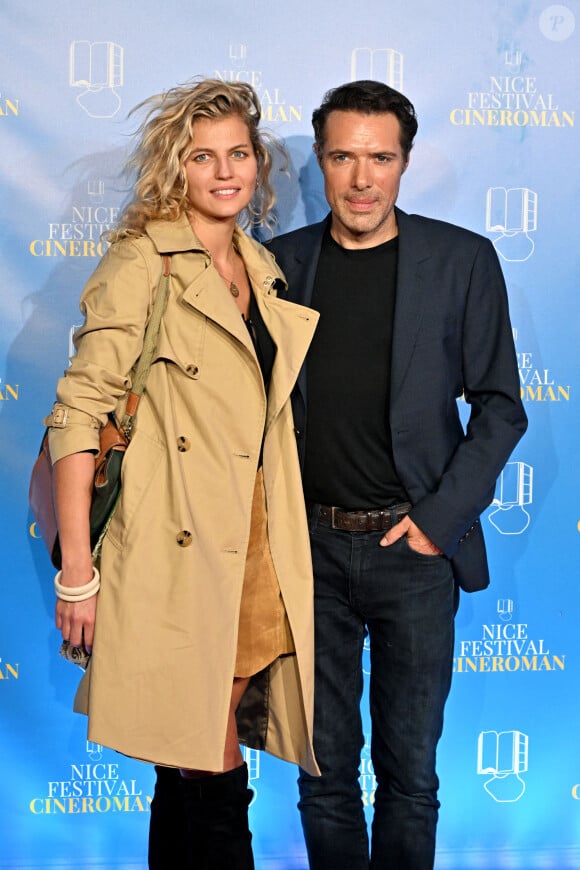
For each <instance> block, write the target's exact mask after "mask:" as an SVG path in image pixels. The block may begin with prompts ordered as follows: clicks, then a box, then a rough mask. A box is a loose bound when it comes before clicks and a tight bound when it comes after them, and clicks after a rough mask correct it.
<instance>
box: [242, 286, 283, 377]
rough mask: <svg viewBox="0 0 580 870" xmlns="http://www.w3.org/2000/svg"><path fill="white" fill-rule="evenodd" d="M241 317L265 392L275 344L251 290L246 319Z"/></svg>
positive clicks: (270, 371)
mask: <svg viewBox="0 0 580 870" xmlns="http://www.w3.org/2000/svg"><path fill="white" fill-rule="evenodd" d="M242 319H243V321H244V323H245V324H246V326H247V327H248V332H249V333H250V338H251V339H252V342H253V345H254V348H255V350H256V356H257V357H258V362H259V364H260V368H261V370H262V377H263V378H264V387H265V388H266V393H267V392H268V385H269V383H270V376H271V374H272V367H273V365H274V358H275V356H276V345H275V344H274V341H273V340H272V337H271V335H270V333H269V332H268V330H267V328H266V324H265V323H264V320H263V319H262V315H261V314H260V309H259V308H258V303H257V302H256V298H255V296H254V291H253V290H252V292H251V293H250V313H249V317H248V319H247V320H246V318H245V317H244V316H243V315H242Z"/></svg>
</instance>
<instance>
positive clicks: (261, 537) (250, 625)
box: [235, 468, 295, 677]
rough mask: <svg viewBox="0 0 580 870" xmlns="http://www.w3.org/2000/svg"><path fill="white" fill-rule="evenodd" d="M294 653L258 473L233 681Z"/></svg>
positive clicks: (261, 481)
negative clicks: (271, 548)
mask: <svg viewBox="0 0 580 870" xmlns="http://www.w3.org/2000/svg"><path fill="white" fill-rule="evenodd" d="M293 652H295V648H294V641H293V639H292V632H291V631H290V623H289V622H288V616H287V614H286V608H285V607H284V601H283V600H282V594H281V592H280V586H279V584H278V578H277V576H276V569H275V568H274V563H273V561H272V554H271V553H270V544H269V542H268V516H267V513H266V493H265V490H264V478H263V474H262V469H261V468H260V469H259V470H258V473H257V475H256V483H255V486H254V497H253V501H252V518H251V525H250V541H249V543H248V553H247V556H246V570H245V574H244V585H243V589H242V600H241V604H240V622H239V631H238V649H237V657H236V668H235V676H236V677H251V676H252V675H253V674H257V673H258V671H261V670H263V669H264V668H265V667H267V665H269V664H271V663H272V662H273V661H274V660H275V659H277V658H278V657H279V656H282V655H290V654H291V653H293Z"/></svg>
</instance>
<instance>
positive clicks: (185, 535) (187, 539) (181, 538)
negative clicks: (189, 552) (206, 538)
mask: <svg viewBox="0 0 580 870" xmlns="http://www.w3.org/2000/svg"><path fill="white" fill-rule="evenodd" d="M176 540H177V543H178V544H179V546H180V547H189V545H190V544H191V541H192V537H191V532H188V531H187V529H184V530H183V532H179V534H178V535H177V538H176Z"/></svg>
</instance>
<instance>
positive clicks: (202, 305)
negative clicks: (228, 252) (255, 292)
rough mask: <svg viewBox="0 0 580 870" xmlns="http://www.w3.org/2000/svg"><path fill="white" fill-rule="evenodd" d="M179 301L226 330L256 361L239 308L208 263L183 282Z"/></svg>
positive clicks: (216, 272)
mask: <svg viewBox="0 0 580 870" xmlns="http://www.w3.org/2000/svg"><path fill="white" fill-rule="evenodd" d="M183 301H184V302H186V303H187V304H189V305H191V306H192V307H193V308H195V309H196V310H197V311H199V312H200V313H201V314H203V315H204V316H205V317H208V318H209V319H210V320H213V321H214V322H215V323H218V324H219V325H220V326H221V327H222V328H223V329H226V330H227V331H228V332H229V333H230V335H232V336H233V337H234V338H236V339H237V340H238V341H239V342H240V343H241V344H243V345H244V347H245V348H246V349H247V350H248V351H249V353H251V355H252V356H253V357H254V358H255V359H256V362H257V358H256V352H255V350H254V346H253V344H252V340H251V338H250V335H249V333H248V329H247V327H246V325H245V324H244V320H243V317H242V315H241V314H240V310H239V308H238V307H237V305H236V304H235V302H234V300H233V298H232V297H231V296H230V294H229V293H228V290H227V288H226V286H225V284H224V282H223V280H222V279H221V277H220V275H219V273H218V271H217V270H216V269H215V268H214V266H212V265H211V263H208V265H207V268H206V269H205V270H204V271H203V272H202V273H201V274H200V275H198V276H197V277H196V278H195V279H194V280H193V281H192V282H191V283H190V284H188V285H187V287H186V289H185V292H184V294H183Z"/></svg>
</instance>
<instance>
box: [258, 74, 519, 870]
mask: <svg viewBox="0 0 580 870" xmlns="http://www.w3.org/2000/svg"><path fill="white" fill-rule="evenodd" d="M313 125H314V132H315V144H314V150H315V153H316V155H317V158H318V162H319V164H320V167H321V169H322V173H323V176H324V182H325V193H326V197H327V200H328V203H329V205H330V208H331V213H330V215H329V217H328V218H327V219H326V220H325V221H323V222H322V223H320V224H315V225H312V226H308V227H305V228H303V229H300V230H297V231H295V232H292V233H288V234H286V235H284V236H281V237H279V238H277V239H274V240H273V241H272V242H271V243H270V248H271V250H272V251H273V253H274V254H275V255H276V258H277V260H278V263H279V264H280V265H281V267H282V269H283V270H284V272H285V273H286V277H287V280H288V284H289V292H290V297H291V298H292V299H293V300H295V301H298V302H301V303H303V304H305V305H308V306H311V307H313V308H315V309H317V310H319V311H320V322H319V326H318V330H317V333H316V334H315V337H314V341H313V343H312V346H311V348H310V350H309V354H308V358H307V364H306V367H305V370H303V372H302V373H301V375H300V378H299V381H298V386H297V389H296V395H295V401H294V414H295V424H296V430H297V436H298V439H299V449H300V452H301V459H302V463H303V478H304V491H305V496H306V500H307V508H308V514H309V522H310V531H311V545H312V555H313V563H314V575H315V626H316V635H315V655H316V676H315V714H314V716H315V720H314V748H315V753H316V757H317V760H318V763H319V765H320V767H321V770H322V776H321V777H320V778H317V777H312V776H309V775H308V774H307V773H305V772H304V771H301V773H300V778H299V787H300V802H299V808H300V811H301V816H302V824H303V828H304V833H305V838H306V844H307V850H308V856H309V861H310V868H311V870H341V868H348V870H368V868H369V867H370V868H373V870H379V868H381V870H383V868H385V870H386V868H391V870H428V868H432V867H433V861H434V852H435V830H436V824H437V814H438V807H439V802H438V799H437V790H438V779H437V775H436V772H435V752H436V746H437V743H438V740H439V737H440V735H441V730H442V724H443V708H444V705H445V701H446V698H447V695H448V692H449V687H450V681H451V671H452V660H453V639H454V635H453V625H454V616H455V612H456V609H457V604H458V590H459V587H462V588H464V589H465V590H467V591H473V590H476V589H481V588H484V587H485V586H486V585H487V584H488V582H489V577H488V570H487V561H486V555H485V546H484V542H483V535H482V530H481V526H480V522H479V519H478V517H479V515H480V513H481V512H482V511H483V510H484V508H485V507H486V506H487V505H488V504H489V503H490V501H491V499H492V497H493V492H494V486H495V481H496V478H497V477H498V475H499V473H500V472H501V470H502V467H503V466H504V464H505V462H506V460H507V459H508V457H509V455H510V453H511V451H512V450H513V448H514V446H515V445H516V444H517V442H518V440H519V439H520V437H521V436H522V434H523V433H524V431H525V429H526V416H525V413H524V411H523V407H522V405H521V402H520V398H519V381H518V373H517V368H516V360H515V353H514V347H513V341H512V334H511V327H510V322H509V315H508V304H507V298H506V290H505V284H504V281H503V277H502V274H501V270H500V267H499V263H498V260H497V256H496V254H495V252H494V249H493V246H492V245H491V243H490V242H489V240H487V239H485V238H483V237H481V236H478V235H476V234H474V233H472V232H469V231H467V230H464V229H461V228H459V227H455V226H452V225H450V224H445V223H442V222H440V221H435V220H430V219H427V218H423V217H419V216H417V215H407V214H405V213H404V212H402V211H400V210H399V209H398V208H397V207H396V205H395V203H396V200H397V196H398V193H399V184H400V180H401V176H402V175H403V173H404V172H405V171H406V169H407V166H408V164H409V154H410V151H411V148H412V145H413V138H414V136H415V133H416V131H417V121H416V117H415V112H414V109H413V106H412V105H411V103H410V102H409V100H408V99H407V98H406V97H404V96H403V95H402V94H400V93H398V92H397V91H395V90H393V89H392V88H390V87H388V86H387V85H384V84H382V83H379V82H373V81H359V82H353V83H350V84H345V85H343V86H341V87H338V88H336V89H334V90H331V91H329V92H328V93H327V94H326V96H325V98H324V101H323V103H322V105H321V107H320V108H319V109H317V110H316V111H315V112H314V114H313ZM462 395H463V396H464V398H465V401H466V402H467V403H468V404H469V406H470V418H469V423H468V425H467V431H466V432H464V430H463V427H462V425H461V423H460V418H459V412H458V406H457V399H459V398H460V397H461V396H462ZM367 633H368V635H369V637H370V649H371V681H370V712H371V720H372V743H371V756H372V761H373V765H374V770H375V774H376V778H377V788H376V795H375V804H374V817H373V824H372V846H371V851H370V860H369V843H368V836H367V828H366V824H365V817H364V812H363V807H362V802H361V792H360V787H359V784H358V777H359V764H360V753H361V749H362V746H363V732H362V724H361V716H360V708H359V704H360V699H361V693H362V668H361V655H362V650H363V643H364V639H365V636H366V635H367Z"/></svg>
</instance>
